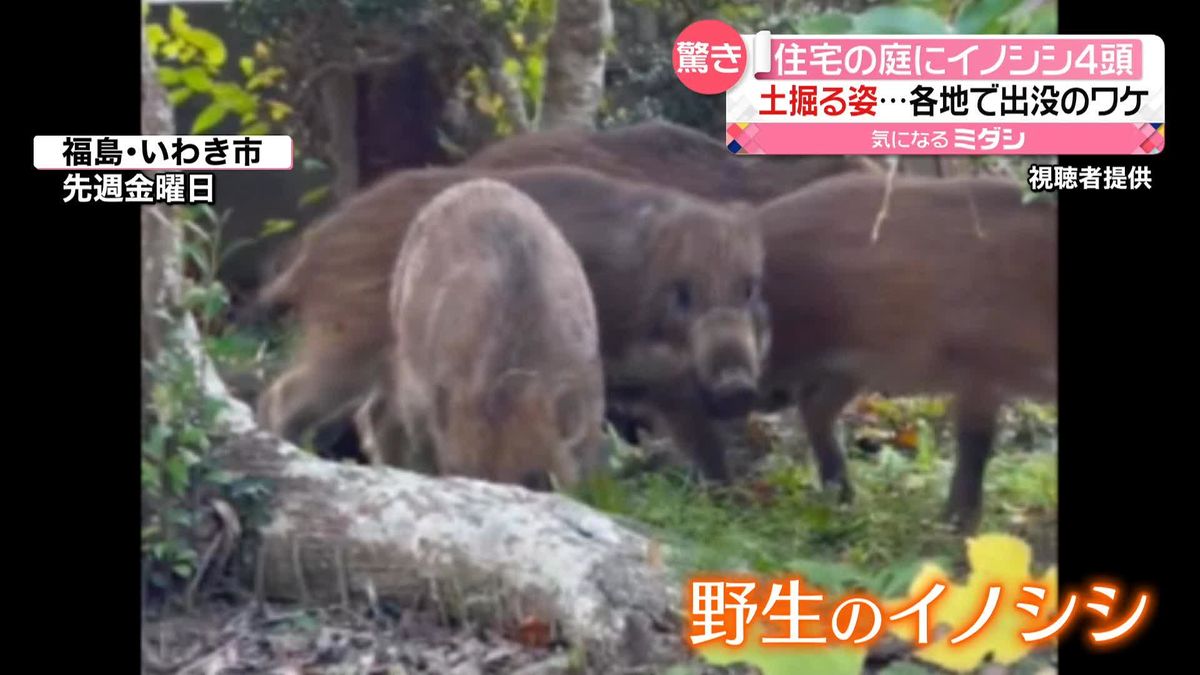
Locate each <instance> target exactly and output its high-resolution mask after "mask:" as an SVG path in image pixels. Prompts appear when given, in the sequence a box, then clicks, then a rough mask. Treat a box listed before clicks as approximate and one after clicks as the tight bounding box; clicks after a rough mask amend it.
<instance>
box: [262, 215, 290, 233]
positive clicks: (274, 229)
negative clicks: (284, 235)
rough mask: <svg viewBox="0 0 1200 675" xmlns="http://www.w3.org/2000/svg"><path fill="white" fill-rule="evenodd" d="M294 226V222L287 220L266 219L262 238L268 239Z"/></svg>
mask: <svg viewBox="0 0 1200 675" xmlns="http://www.w3.org/2000/svg"><path fill="white" fill-rule="evenodd" d="M295 226H296V221H294V220H291V219H289V218H268V219H267V220H266V222H264V223H263V229H262V236H264V237H269V236H271V235H273V234H280V233H281V232H287V231H288V230H290V229H292V228H293V227H295Z"/></svg>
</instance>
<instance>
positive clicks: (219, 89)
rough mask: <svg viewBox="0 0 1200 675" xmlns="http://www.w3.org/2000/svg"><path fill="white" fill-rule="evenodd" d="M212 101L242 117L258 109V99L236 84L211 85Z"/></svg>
mask: <svg viewBox="0 0 1200 675" xmlns="http://www.w3.org/2000/svg"><path fill="white" fill-rule="evenodd" d="M212 91H213V99H214V100H215V101H220V103H221V104H222V105H224V106H225V107H226V108H228V109H229V110H232V111H233V112H236V113H237V114H239V115H244V114H246V113H248V112H252V111H253V110H255V109H256V108H258V97H257V96H255V95H253V94H251V93H249V92H247V91H246V90H244V89H242V88H241V87H239V86H238V85H236V84H230V83H228V82H217V83H215V84H213V88H212Z"/></svg>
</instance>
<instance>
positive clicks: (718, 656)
mask: <svg viewBox="0 0 1200 675" xmlns="http://www.w3.org/2000/svg"><path fill="white" fill-rule="evenodd" d="M765 632H766V629H765V628H764V627H763V624H762V622H759V621H755V622H753V623H751V624H750V626H748V627H747V628H746V635H745V641H744V642H743V643H742V645H741V646H740V647H728V646H726V645H725V644H724V643H722V642H714V643H710V644H707V645H702V646H699V647H696V648H695V649H696V651H697V652H699V653H700V655H701V656H703V657H704V660H705V661H707V662H709V663H711V664H713V665H716V666H722V665H732V664H735V663H747V664H750V665H752V666H755V667H757V668H758V669H759V671H761V672H762V675H795V674H796V673H820V674H821V675H859V673H861V672H862V669H863V664H864V663H865V662H866V660H867V650H866V649H863V648H856V647H853V646H843V645H834V644H829V645H814V644H800V645H789V644H774V645H769V646H763V645H762V644H761V643H760V639H761V636H762V635H763V633H765ZM771 632H772V634H774V633H777V632H778V631H777V629H772V631H771Z"/></svg>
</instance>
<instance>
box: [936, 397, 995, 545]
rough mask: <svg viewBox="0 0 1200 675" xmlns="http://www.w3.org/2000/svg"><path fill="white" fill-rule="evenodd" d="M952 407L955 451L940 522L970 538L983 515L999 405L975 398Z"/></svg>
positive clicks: (966, 399) (960, 398) (984, 398)
mask: <svg viewBox="0 0 1200 675" xmlns="http://www.w3.org/2000/svg"><path fill="white" fill-rule="evenodd" d="M956 404H957V405H956V408H957V409H956V415H955V418H956V423H957V426H958V429H957V432H958V433H957V437H958V438H957V440H958V448H957V456H956V459H955V463H954V475H953V477H952V478H951V480H950V498H949V500H948V501H947V503H946V510H945V513H944V514H943V518H944V519H946V520H948V521H950V522H951V523H952V524H953V525H954V526H955V529H956V530H957V531H958V532H959V533H961V534H971V533H974V532H975V531H976V530H977V529H979V522H980V520H981V518H982V515H983V475H984V471H985V469H986V468H987V462H988V459H989V457H990V456H991V453H992V443H993V442H994V441H995V436H996V415H997V413H998V412H999V404H998V403H997V402H996V401H995V400H994V399H993V398H991V397H988V396H982V395H978V394H967V395H964V396H960V397H959V399H958V401H956Z"/></svg>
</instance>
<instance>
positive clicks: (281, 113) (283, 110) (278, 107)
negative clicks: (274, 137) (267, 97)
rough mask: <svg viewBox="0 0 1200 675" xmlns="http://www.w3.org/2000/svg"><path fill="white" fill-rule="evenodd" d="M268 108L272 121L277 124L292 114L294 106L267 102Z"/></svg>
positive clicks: (279, 102)
mask: <svg viewBox="0 0 1200 675" xmlns="http://www.w3.org/2000/svg"><path fill="white" fill-rule="evenodd" d="M267 108H268V109H269V110H270V114H271V119H272V120H273V121H275V122H278V121H279V120H282V119H283V118H285V117H287V116H288V115H290V114H292V106H290V105H288V104H286V103H284V102H282V101H267Z"/></svg>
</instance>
